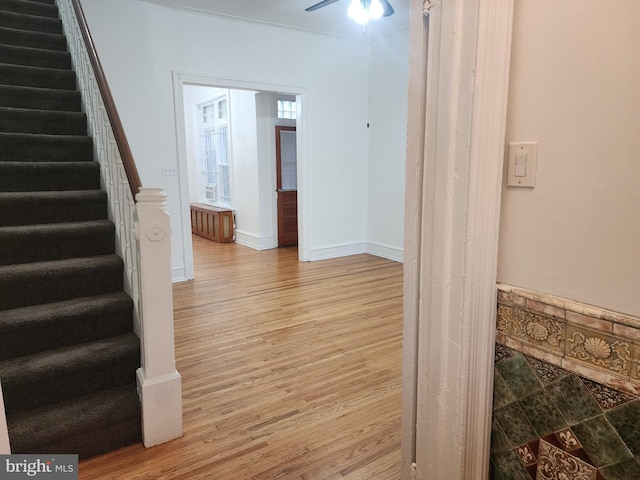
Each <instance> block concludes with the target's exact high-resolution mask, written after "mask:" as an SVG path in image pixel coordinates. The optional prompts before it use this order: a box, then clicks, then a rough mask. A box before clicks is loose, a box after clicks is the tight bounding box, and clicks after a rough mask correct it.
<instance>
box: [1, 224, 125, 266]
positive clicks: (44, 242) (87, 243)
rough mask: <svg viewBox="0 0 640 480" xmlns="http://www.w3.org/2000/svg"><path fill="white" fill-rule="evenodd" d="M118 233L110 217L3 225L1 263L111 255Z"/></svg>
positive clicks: (12, 263)
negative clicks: (64, 221)
mask: <svg viewBox="0 0 640 480" xmlns="http://www.w3.org/2000/svg"><path fill="white" fill-rule="evenodd" d="M114 235H115V226H114V224H113V222H111V221H110V220H94V221H89V222H70V223H52V224H44V225H20V226H12V227H0V265H15V264H19V263H33V262H43V261H48V260H63V259H65V258H77V257H92V256H97V255H107V254H110V253H113V252H114V242H115V237H114Z"/></svg>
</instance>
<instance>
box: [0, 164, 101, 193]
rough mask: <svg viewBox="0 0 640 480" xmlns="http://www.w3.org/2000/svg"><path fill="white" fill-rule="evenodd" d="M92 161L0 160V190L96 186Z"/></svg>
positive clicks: (96, 169) (96, 170) (97, 180)
mask: <svg viewBox="0 0 640 480" xmlns="http://www.w3.org/2000/svg"><path fill="white" fill-rule="evenodd" d="M99 188H100V170H99V165H98V164H97V163H96V162H73V163H72V162H58V163H44V162H0V192H42V191H62V190H96V189H99Z"/></svg>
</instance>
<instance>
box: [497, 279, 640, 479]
mask: <svg viewBox="0 0 640 480" xmlns="http://www.w3.org/2000/svg"><path fill="white" fill-rule="evenodd" d="M638 326H640V322H638V319H636V318H634V317H628V316H624V315H620V314H617V313H614V312H607V311H604V310H600V309H596V308H594V307H590V306H586V305H581V304H577V303H575V302H570V301H566V300H563V299H558V298H553V297H549V296H546V295H545V296H543V295H541V294H539V293H535V292H529V291H525V290H522V289H514V288H512V287H507V286H503V285H500V286H499V292H498V318H497V340H498V343H497V344H496V353H495V382H494V405H493V424H492V436H491V476H490V478H491V479H493V480H531V479H533V480H556V479H557V480H640V393H639V391H640V384H639V382H638V378H640V377H639V376H638V373H640V372H637V371H636V370H637V369H638V353H639V352H640V349H639V348H638V344H639V343H640V342H639V339H640V335H638V332H640V330H638V329H637V327H638Z"/></svg>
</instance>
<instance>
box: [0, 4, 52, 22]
mask: <svg viewBox="0 0 640 480" xmlns="http://www.w3.org/2000/svg"><path fill="white" fill-rule="evenodd" d="M0 10H1V11H6V12H15V13H25V14H28V15H37V16H41V17H50V18H58V7H56V6H55V5H50V4H46V3H39V2H24V1H19V0H0Z"/></svg>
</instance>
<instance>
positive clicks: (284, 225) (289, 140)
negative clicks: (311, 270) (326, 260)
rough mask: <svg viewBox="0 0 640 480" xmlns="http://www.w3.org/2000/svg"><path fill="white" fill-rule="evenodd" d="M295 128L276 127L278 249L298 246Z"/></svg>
mask: <svg viewBox="0 0 640 480" xmlns="http://www.w3.org/2000/svg"><path fill="white" fill-rule="evenodd" d="M297 172H298V170H297V164H296V127H276V175H277V189H278V247H289V246H293V245H297V244H298V173H297Z"/></svg>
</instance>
